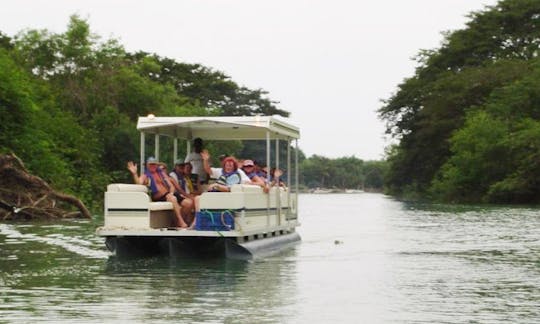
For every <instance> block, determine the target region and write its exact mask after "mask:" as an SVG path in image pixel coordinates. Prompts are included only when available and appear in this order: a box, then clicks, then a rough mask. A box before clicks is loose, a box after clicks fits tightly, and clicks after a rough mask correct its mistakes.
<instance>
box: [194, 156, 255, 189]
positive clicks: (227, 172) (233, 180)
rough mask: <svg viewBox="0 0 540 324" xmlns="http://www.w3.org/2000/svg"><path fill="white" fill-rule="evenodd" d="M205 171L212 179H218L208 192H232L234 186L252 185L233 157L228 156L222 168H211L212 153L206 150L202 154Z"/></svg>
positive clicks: (222, 162)
mask: <svg viewBox="0 0 540 324" xmlns="http://www.w3.org/2000/svg"><path fill="white" fill-rule="evenodd" d="M201 157H202V159H203V167H204V170H205V171H206V172H207V173H208V174H209V175H210V178H212V179H216V183H214V184H212V185H210V186H209V189H208V191H231V188H230V187H231V186H232V185H233V184H239V183H247V184H249V183H251V180H249V178H248V176H247V175H246V174H245V173H244V171H242V169H238V162H236V159H235V158H233V157H232V156H228V157H226V158H224V159H223V161H221V166H222V167H221V168H212V167H210V162H209V159H210V153H208V151H206V150H204V151H203V152H201Z"/></svg>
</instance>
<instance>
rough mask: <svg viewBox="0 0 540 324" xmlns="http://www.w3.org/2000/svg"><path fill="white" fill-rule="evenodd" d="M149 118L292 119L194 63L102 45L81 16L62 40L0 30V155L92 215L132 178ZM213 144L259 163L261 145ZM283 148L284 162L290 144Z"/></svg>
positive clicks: (262, 95) (259, 94)
mask: <svg viewBox="0 0 540 324" xmlns="http://www.w3.org/2000/svg"><path fill="white" fill-rule="evenodd" d="M149 113H154V114H155V115H162V116H189V115H197V116H206V115H217V116H219V115H254V114H264V115H274V114H278V115H282V116H288V112H286V111H284V110H280V109H278V108H277V107H276V102H274V101H272V100H270V99H269V98H268V96H267V93H266V92H265V91H263V90H261V89H256V90H251V89H248V88H245V87H241V86H239V85H238V84H236V83H235V82H234V81H232V80H231V79H230V77H228V76H227V75H225V74H223V73H222V72H219V71H215V70H212V69H210V68H207V67H204V66H202V65H200V64H187V63H180V62H177V61H175V60H172V59H169V58H163V57H159V56H157V55H154V54H148V53H142V52H138V53H128V52H126V51H125V50H124V48H123V47H122V46H121V45H120V44H119V43H118V42H117V41H116V40H107V41H101V40H100V38H99V37H98V36H96V35H94V34H92V33H91V32H90V27H89V25H88V23H87V22H86V21H85V20H82V19H80V18H79V17H78V16H72V17H71V19H70V22H69V25H68V27H67V31H66V32H64V33H61V34H55V33H51V32H49V31H47V30H26V31H23V32H21V33H19V34H18V35H16V36H14V37H12V38H11V37H8V36H6V35H4V34H2V33H0V120H1V123H0V153H9V152H13V153H15V154H17V156H18V157H19V158H21V159H22V160H23V161H24V162H25V163H26V167H27V168H28V170H30V171H31V172H32V173H34V174H36V175H38V176H40V177H42V178H43V179H44V180H46V181H48V182H49V183H50V184H51V185H52V186H53V187H55V188H56V189H58V190H62V191H65V192H67V193H71V194H75V195H77V196H78V197H80V198H81V199H82V200H83V201H84V202H85V203H86V204H87V205H89V206H90V207H91V208H93V209H97V208H100V206H101V201H102V195H103V194H102V192H103V189H104V188H105V186H106V184H107V183H110V182H130V181H131V179H130V177H129V175H128V172H127V171H126V169H125V161H127V160H129V159H137V158H138V156H139V153H138V150H139V136H138V133H137V131H136V129H135V123H136V119H137V117H138V116H145V115H147V114H149ZM149 140H151V139H149ZM167 144H170V143H167V140H166V139H164V140H163V141H161V145H163V146H165V145H167ZM217 145H218V144H216V143H214V144H213V143H208V147H209V148H210V150H211V152H220V153H228V154H233V155H236V156H239V157H250V158H255V159H258V160H263V157H265V156H264V153H262V150H261V149H264V144H256V145H254V146H253V145H250V146H247V145H244V144H243V143H241V142H237V143H229V144H226V145H224V144H221V143H220V144H219V148H218V147H217ZM179 147H180V152H179V154H185V152H182V151H181V150H182V148H185V146H182V145H180V146H179ZM281 149H282V150H283V152H281V153H280V156H281V157H282V158H283V157H285V156H286V155H285V154H286V150H287V148H286V145H285V144H283V145H281ZM162 152H164V154H163V158H167V159H166V161H172V157H170V156H167V154H169V155H170V153H166V152H167V151H165V150H163V151H162ZM300 153H301V152H300ZM216 155H217V154H216ZM300 156H301V161H303V160H304V159H305V157H304V156H303V154H300ZM308 161H310V160H308ZM281 165H284V161H281ZM308 169H309V167H308ZM314 176H316V177H317V179H319V176H317V175H314ZM306 181H309V180H308V178H306ZM327 184H328V185H331V183H330V182H325V185H327Z"/></svg>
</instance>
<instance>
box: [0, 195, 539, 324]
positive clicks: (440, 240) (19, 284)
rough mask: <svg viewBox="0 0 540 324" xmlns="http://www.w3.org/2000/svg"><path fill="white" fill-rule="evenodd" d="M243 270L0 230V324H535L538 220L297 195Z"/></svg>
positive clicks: (503, 211) (65, 233) (530, 215)
mask: <svg viewBox="0 0 540 324" xmlns="http://www.w3.org/2000/svg"><path fill="white" fill-rule="evenodd" d="M299 206H300V207H299V208H300V220H301V222H302V226H301V227H300V228H299V233H300V235H301V236H302V243H300V244H298V245H297V246H296V247H295V248H293V249H290V250H288V251H286V252H284V253H282V254H279V255H276V256H273V257H268V258H265V259H261V260H255V261H250V262H244V261H228V260H220V259H218V260H216V259H213V260H185V259H169V258H146V259H134V260H117V259H116V258H115V257H112V256H110V254H109V253H108V251H107V250H106V249H105V247H104V243H103V240H102V239H101V238H99V237H97V236H95V234H94V230H95V228H96V227H97V226H99V225H100V224H101V223H102V221H103V220H102V218H101V219H100V218H99V217H98V218H96V219H95V220H92V221H88V220H75V221H74V220H67V221H55V222H40V223H34V222H32V223H20V222H19V223H9V222H8V223H6V222H4V223H0V322H7V323H27V322H34V321H38V322H55V323H58V322H66V323H68V322H69V323H73V322H83V323H103V322H129V323H142V322H155V323H179V322H185V323H538V322H539V321H540V209H539V208H535V207H493V206H491V207H486V206H462V205H459V206H455V205H434V204H409V203H403V202H399V201H396V200H394V199H392V198H390V197H387V196H384V195H381V194H370V193H360V194H326V195H316V194H311V195H310V194H304V195H301V196H300V201H299Z"/></svg>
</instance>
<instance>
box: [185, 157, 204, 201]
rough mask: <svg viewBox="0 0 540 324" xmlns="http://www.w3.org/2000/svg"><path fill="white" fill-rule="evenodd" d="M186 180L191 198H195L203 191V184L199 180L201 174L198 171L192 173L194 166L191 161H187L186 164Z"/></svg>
mask: <svg viewBox="0 0 540 324" xmlns="http://www.w3.org/2000/svg"><path fill="white" fill-rule="evenodd" d="M184 182H185V188H186V193H187V194H188V195H189V197H190V198H192V199H194V198H195V196H198V195H200V194H201V193H202V185H201V182H200V181H199V175H198V174H197V173H192V166H191V163H189V162H187V163H185V165H184Z"/></svg>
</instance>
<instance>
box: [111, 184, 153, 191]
mask: <svg viewBox="0 0 540 324" xmlns="http://www.w3.org/2000/svg"><path fill="white" fill-rule="evenodd" d="M107 191H121V192H148V187H146V186H144V185H140V184H127V183H111V184H110V185H108V186H107Z"/></svg>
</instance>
